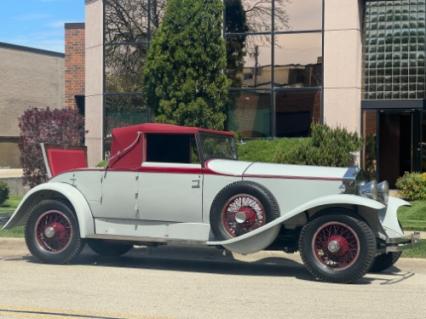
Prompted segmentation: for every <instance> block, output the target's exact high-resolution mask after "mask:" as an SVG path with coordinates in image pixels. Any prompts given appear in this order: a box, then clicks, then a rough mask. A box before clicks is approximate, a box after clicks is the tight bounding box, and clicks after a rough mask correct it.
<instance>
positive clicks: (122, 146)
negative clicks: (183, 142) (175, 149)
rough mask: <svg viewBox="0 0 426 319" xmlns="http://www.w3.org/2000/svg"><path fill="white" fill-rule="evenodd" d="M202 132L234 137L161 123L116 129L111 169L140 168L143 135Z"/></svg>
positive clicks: (228, 133)
mask: <svg viewBox="0 0 426 319" xmlns="http://www.w3.org/2000/svg"><path fill="white" fill-rule="evenodd" d="M200 132H204V133H211V134H220V135H226V136H232V137H233V136H234V134H233V133H232V132H227V131H216V130H210V129H204V128H197V127H190V126H179V125H172V124H159V123H145V124H138V125H132V126H127V127H122V128H116V129H113V130H112V145H111V159H110V161H109V167H110V168H117V169H122V168H123V169H124V168H125V169H133V168H134V169H136V168H138V167H139V166H140V164H141V163H142V159H143V154H142V152H141V151H140V150H141V149H142V148H141V147H136V146H137V145H140V146H142V143H143V139H142V136H141V134H144V133H148V134H149V133H153V134H155V133H156V134H196V133H200ZM120 154H122V155H120Z"/></svg>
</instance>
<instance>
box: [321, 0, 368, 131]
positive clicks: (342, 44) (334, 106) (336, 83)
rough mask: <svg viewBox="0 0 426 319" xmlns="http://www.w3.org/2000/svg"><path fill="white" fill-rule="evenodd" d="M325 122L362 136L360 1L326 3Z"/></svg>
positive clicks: (334, 0) (339, 0) (327, 1)
mask: <svg viewBox="0 0 426 319" xmlns="http://www.w3.org/2000/svg"><path fill="white" fill-rule="evenodd" d="M324 11H325V15H324V122H325V124H327V125H330V126H332V127H336V126H340V127H345V128H346V129H348V130H350V131H355V132H358V133H361V87H362V69H363V68H362V27H361V26H362V16H363V15H362V12H363V9H362V1H358V0H325V8H324Z"/></svg>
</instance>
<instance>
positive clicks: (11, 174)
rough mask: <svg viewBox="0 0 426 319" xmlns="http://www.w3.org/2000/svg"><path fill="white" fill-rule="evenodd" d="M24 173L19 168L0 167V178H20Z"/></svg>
mask: <svg viewBox="0 0 426 319" xmlns="http://www.w3.org/2000/svg"><path fill="white" fill-rule="evenodd" d="M23 174H24V171H23V170H22V169H21V168H17V169H0V179H3V178H20V177H22V175H23Z"/></svg>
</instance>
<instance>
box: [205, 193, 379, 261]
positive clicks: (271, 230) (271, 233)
mask: <svg viewBox="0 0 426 319" xmlns="http://www.w3.org/2000/svg"><path fill="white" fill-rule="evenodd" d="M348 206H349V207H354V206H355V207H360V208H361V210H362V212H364V213H367V214H371V213H372V212H376V215H375V216H377V212H378V211H380V210H383V209H385V207H386V206H385V205H383V204H381V203H380V202H378V201H375V200H372V199H369V198H365V197H360V196H356V195H346V194H338V195H328V196H324V197H320V198H316V199H314V200H312V201H309V202H307V203H305V204H303V205H301V206H299V207H297V208H295V209H292V210H291V211H289V212H288V213H285V214H284V215H283V216H281V217H280V218H277V219H274V220H273V221H272V222H270V223H268V224H266V225H264V226H262V227H259V228H258V229H256V230H253V231H251V232H249V233H247V234H244V235H241V236H238V237H236V238H232V239H228V240H224V241H209V242H208V245H218V246H224V247H225V248H226V249H228V250H230V251H233V252H237V253H242V254H249V253H254V252H256V251H259V250H262V249H265V248H267V247H268V246H269V245H270V244H272V242H273V241H274V240H275V239H276V237H277V236H278V233H279V230H280V228H281V225H282V224H285V222H286V221H289V220H290V219H292V218H294V217H296V216H298V215H301V216H302V217H304V218H305V222H306V221H307V220H306V217H305V215H306V213H307V212H309V211H312V210H313V211H316V212H318V211H320V210H324V209H326V208H331V207H348ZM366 217H367V219H370V218H369V217H370V216H366ZM372 219H376V220H377V217H376V218H374V217H373V218H372Z"/></svg>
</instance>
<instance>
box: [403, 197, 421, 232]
mask: <svg viewBox="0 0 426 319" xmlns="http://www.w3.org/2000/svg"><path fill="white" fill-rule="evenodd" d="M398 218H399V220H400V222H401V224H402V226H403V228H404V229H406V230H421V231H426V200H420V201H415V202H413V203H412V206H411V207H401V208H400V209H399V210H398Z"/></svg>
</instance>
